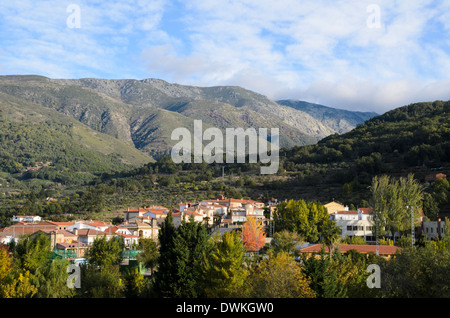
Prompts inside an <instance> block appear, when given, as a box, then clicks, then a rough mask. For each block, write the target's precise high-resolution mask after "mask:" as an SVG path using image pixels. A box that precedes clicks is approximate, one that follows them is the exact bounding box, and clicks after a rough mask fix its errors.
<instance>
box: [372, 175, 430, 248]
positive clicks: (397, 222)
mask: <svg viewBox="0 0 450 318" xmlns="http://www.w3.org/2000/svg"><path fill="white" fill-rule="evenodd" d="M370 191H371V194H372V196H371V200H370V207H371V208H372V216H373V218H372V220H373V222H374V224H375V226H376V228H378V230H379V233H381V234H382V235H392V236H393V237H394V243H395V233H397V232H399V233H401V232H404V231H406V230H408V229H410V228H411V213H412V212H413V213H414V220H418V218H419V214H420V210H419V207H420V206H421V201H422V200H423V187H422V186H421V185H420V184H419V183H418V182H417V181H416V180H415V179H414V176H413V175H412V174H409V175H408V176H407V177H406V178H404V177H401V178H400V179H399V180H395V179H394V178H391V177H390V176H387V175H383V176H381V177H377V176H376V177H374V178H373V179H372V185H371V186H370Z"/></svg>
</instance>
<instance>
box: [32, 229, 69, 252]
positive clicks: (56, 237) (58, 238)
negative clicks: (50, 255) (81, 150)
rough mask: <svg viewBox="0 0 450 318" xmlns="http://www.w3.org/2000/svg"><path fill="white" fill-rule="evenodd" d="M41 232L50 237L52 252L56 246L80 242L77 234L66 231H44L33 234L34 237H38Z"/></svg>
mask: <svg viewBox="0 0 450 318" xmlns="http://www.w3.org/2000/svg"><path fill="white" fill-rule="evenodd" d="M39 232H43V233H44V234H46V235H48V237H49V239H50V248H51V249H52V250H53V249H55V248H56V245H57V244H59V243H72V242H76V241H77V240H78V236H77V235H76V234H75V233H73V232H70V231H67V230H64V229H52V230H48V229H43V230H39V231H37V232H35V233H33V234H32V235H33V236H34V235H37V234H38V233H39Z"/></svg>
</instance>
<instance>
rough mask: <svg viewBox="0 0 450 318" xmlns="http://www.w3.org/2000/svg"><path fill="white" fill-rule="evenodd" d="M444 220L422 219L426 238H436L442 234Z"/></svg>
mask: <svg viewBox="0 0 450 318" xmlns="http://www.w3.org/2000/svg"><path fill="white" fill-rule="evenodd" d="M444 227H445V221H442V220H441V219H439V220H437V221H424V222H423V223H422V231H423V234H425V236H426V237H427V240H436V239H440V238H442V237H443V236H444Z"/></svg>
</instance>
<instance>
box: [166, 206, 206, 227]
mask: <svg viewBox="0 0 450 318" xmlns="http://www.w3.org/2000/svg"><path fill="white" fill-rule="evenodd" d="M172 215H173V225H174V226H175V227H179V226H180V225H181V223H182V221H183V219H184V220H185V221H186V222H189V220H190V218H191V217H193V218H194V221H195V222H199V223H202V222H203V220H204V216H203V214H200V213H198V212H195V211H188V210H187V209H185V210H184V211H183V212H175V213H173V214H172Z"/></svg>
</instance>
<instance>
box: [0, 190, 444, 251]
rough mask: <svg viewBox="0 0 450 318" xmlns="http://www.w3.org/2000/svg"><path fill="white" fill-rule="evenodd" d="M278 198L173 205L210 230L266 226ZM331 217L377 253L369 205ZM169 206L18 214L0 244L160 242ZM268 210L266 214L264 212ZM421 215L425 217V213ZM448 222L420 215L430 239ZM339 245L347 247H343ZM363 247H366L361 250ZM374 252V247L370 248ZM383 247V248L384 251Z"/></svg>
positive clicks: (334, 209) (61, 246) (74, 247)
mask: <svg viewBox="0 0 450 318" xmlns="http://www.w3.org/2000/svg"><path fill="white" fill-rule="evenodd" d="M277 203H278V202H277V201H276V200H275V199H271V200H270V201H269V202H268V203H267V204H264V203H262V202H260V201H255V200H238V199H233V198H225V197H223V196H222V197H219V198H217V199H215V200H203V201H200V202H184V203H181V204H180V205H179V208H178V209H172V210H171V211H172V216H173V222H174V225H175V226H176V227H178V226H180V224H181V223H182V221H183V219H184V220H186V221H188V220H189V219H190V218H193V219H194V220H195V221H197V222H201V223H203V224H205V225H206V226H207V228H208V229H212V230H214V229H217V228H233V227H236V226H239V225H240V224H243V223H245V222H246V221H247V218H249V217H254V218H256V219H258V220H259V221H260V222H262V223H263V224H266V225H267V224H268V222H269V220H270V218H271V216H272V213H273V211H274V209H275V208H276V205H277ZM325 208H326V209H327V211H328V214H329V216H330V219H332V220H334V221H335V222H336V224H337V225H338V226H339V227H340V228H341V229H342V232H341V236H342V238H345V237H353V236H361V237H363V238H364V239H365V240H366V242H367V243H368V245H365V246H357V247H354V249H357V248H359V249H362V250H361V251H362V252H364V251H365V253H375V242H376V238H375V231H374V230H375V229H374V226H373V222H372V214H371V210H370V209H369V208H358V209H357V210H354V211H352V210H349V209H348V207H346V206H344V205H342V204H340V203H337V202H330V203H328V204H325ZM169 211H170V210H169V209H168V208H166V207H163V206H156V205H154V206H150V207H140V208H136V209H129V208H128V209H127V210H125V211H123V222H122V223H121V224H117V225H113V224H112V223H109V222H102V221H97V220H77V221H70V222H52V221H46V220H42V219H41V218H40V217H37V216H14V217H13V218H12V219H11V221H13V222H14V224H13V225H11V226H9V227H5V228H2V229H0V242H1V243H5V244H7V243H9V242H11V241H13V240H15V241H18V239H19V238H20V237H21V236H22V235H25V234H32V235H35V234H36V233H38V232H43V233H45V234H47V235H48V236H49V238H50V242H51V248H52V250H53V251H55V252H60V253H70V255H72V256H73V258H83V257H84V255H85V254H86V251H87V250H88V248H89V246H90V245H91V244H92V243H93V242H94V240H95V239H96V238H97V237H98V236H102V237H103V236H106V238H107V239H109V238H112V237H122V238H123V240H124V243H125V247H126V249H128V250H133V249H135V247H136V246H137V245H138V243H139V239H140V238H152V239H154V240H157V238H158V233H159V230H160V228H161V225H162V223H163V222H164V221H165V219H166V217H167V215H168V213H169ZM266 212H267V213H266ZM422 217H423V215H422ZM444 225H445V224H444V221H441V220H438V221H435V222H432V221H427V222H423V220H422V218H421V219H420V229H421V231H422V233H424V234H425V235H426V236H427V239H430V240H431V239H439V238H440V237H442V236H443V235H444V230H443V229H444ZM320 248H321V245H319V244H316V245H310V246H307V247H304V248H302V249H300V252H304V253H312V252H314V251H315V250H316V249H317V251H315V252H318V250H320ZM340 248H343V249H345V248H349V247H348V246H342V247H340ZM378 248H379V250H377V253H379V252H380V250H381V252H382V253H384V252H385V253H386V255H387V254H389V255H390V254H394V253H395V251H396V250H397V249H396V248H395V247H381V246H379V247H378ZM363 250H364V251H363ZM369 250H370V251H369ZM383 251H384V252H383Z"/></svg>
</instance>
